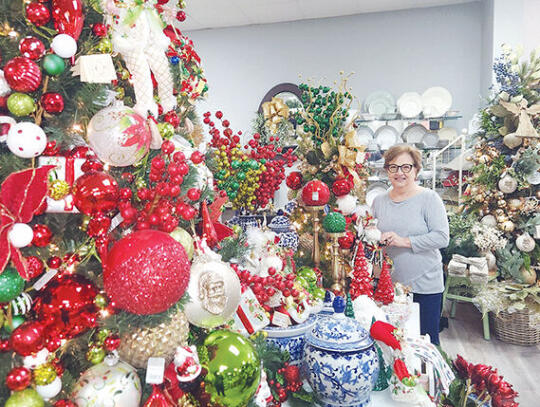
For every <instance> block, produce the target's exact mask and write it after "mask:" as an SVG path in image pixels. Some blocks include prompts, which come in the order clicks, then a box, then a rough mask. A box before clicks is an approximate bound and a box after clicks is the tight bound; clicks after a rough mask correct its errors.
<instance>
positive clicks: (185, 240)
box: [169, 228, 195, 260]
mask: <svg viewBox="0 0 540 407" xmlns="http://www.w3.org/2000/svg"><path fill="white" fill-rule="evenodd" d="M169 235H170V236H171V237H172V238H173V239H174V240H176V241H177V242H178V243H180V244H181V245H182V246H184V249H185V251H186V254H187V256H188V259H189V260H191V259H192V258H193V254H194V252H195V247H194V246H193V237H192V236H191V235H190V234H189V232H187V231H186V230H185V229H182V228H176V229H174V230H173V231H172V232H171V233H169Z"/></svg>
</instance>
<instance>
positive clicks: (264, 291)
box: [232, 264, 300, 312]
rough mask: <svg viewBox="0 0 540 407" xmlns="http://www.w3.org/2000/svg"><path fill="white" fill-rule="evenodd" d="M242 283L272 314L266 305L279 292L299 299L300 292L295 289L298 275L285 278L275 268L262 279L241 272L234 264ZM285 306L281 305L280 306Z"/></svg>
mask: <svg viewBox="0 0 540 407" xmlns="http://www.w3.org/2000/svg"><path fill="white" fill-rule="evenodd" d="M232 267H233V268H234V269H235V271H236V274H237V275H238V278H239V279H240V283H241V284H242V287H244V288H247V287H249V288H251V290H252V291H253V293H254V294H255V297H256V298H257V300H259V302H260V303H261V304H262V306H263V308H264V309H265V310H266V311H267V312H271V311H272V308H271V307H270V306H268V305H267V304H266V302H268V300H269V299H270V298H271V297H273V296H274V295H275V294H276V293H277V292H278V291H279V292H281V294H283V297H293V298H294V299H297V298H298V296H299V295H300V292H299V291H298V290H297V289H295V288H294V280H295V278H296V275H295V274H294V273H289V274H287V275H285V276H283V275H281V274H280V273H278V272H277V271H276V269H275V268H274V267H270V268H269V269H268V274H270V275H269V276H267V277H261V276H257V275H254V274H251V273H250V272H249V271H248V270H240V268H239V267H238V266H237V265H236V264H233V265H232ZM281 305H283V304H280V306H281Z"/></svg>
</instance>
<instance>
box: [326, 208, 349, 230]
mask: <svg viewBox="0 0 540 407" xmlns="http://www.w3.org/2000/svg"><path fill="white" fill-rule="evenodd" d="M346 227H347V221H346V220H345V216H343V215H342V214H341V213H339V212H330V213H329V214H328V215H326V216H325V217H324V219H323V228H324V230H325V231H326V232H327V233H343V232H345V228H346Z"/></svg>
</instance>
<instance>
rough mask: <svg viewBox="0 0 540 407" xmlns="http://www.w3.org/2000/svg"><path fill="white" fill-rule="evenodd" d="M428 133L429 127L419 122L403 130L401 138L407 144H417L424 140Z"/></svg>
mask: <svg viewBox="0 0 540 407" xmlns="http://www.w3.org/2000/svg"><path fill="white" fill-rule="evenodd" d="M426 133H427V129H426V128H425V127H424V126H422V125H421V124H418V123H414V124H411V125H410V126H408V127H407V128H406V129H405V130H403V133H402V135H401V138H402V139H403V141H405V142H406V143H407V144H416V143H421V142H422V139H423V138H424V136H425V134H426Z"/></svg>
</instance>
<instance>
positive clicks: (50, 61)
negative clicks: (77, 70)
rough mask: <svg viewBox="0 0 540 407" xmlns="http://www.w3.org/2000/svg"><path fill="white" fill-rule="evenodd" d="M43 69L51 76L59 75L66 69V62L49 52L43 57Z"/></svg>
mask: <svg viewBox="0 0 540 407" xmlns="http://www.w3.org/2000/svg"><path fill="white" fill-rule="evenodd" d="M43 69H45V72H47V74H49V75H52V76H58V75H61V74H62V73H63V72H64V70H65V69H66V63H65V62H64V60H63V59H62V58H60V57H59V56H58V55H56V54H49V55H47V56H45V57H44V58H43Z"/></svg>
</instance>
